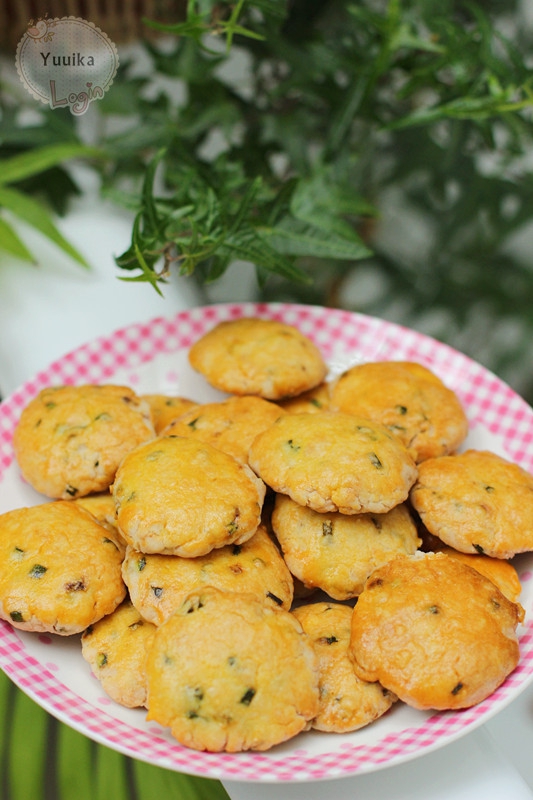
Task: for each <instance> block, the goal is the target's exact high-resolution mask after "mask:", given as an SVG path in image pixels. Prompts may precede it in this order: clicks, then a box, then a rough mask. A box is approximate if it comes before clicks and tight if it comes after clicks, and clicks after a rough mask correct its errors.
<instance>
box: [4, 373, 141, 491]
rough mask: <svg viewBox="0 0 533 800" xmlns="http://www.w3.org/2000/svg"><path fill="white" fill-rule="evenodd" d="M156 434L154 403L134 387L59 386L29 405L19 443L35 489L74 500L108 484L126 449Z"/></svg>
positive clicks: (18, 455) (17, 447)
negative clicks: (152, 408) (147, 401)
mask: <svg viewBox="0 0 533 800" xmlns="http://www.w3.org/2000/svg"><path fill="white" fill-rule="evenodd" d="M154 435H155V433H154V428H153V425H152V422H151V417H150V409H149V407H148V404H147V403H146V402H145V401H143V400H141V399H140V398H139V397H137V395H136V394H135V393H134V392H133V391H132V390H131V389H130V388H129V387H127V386H114V385H110V384H108V385H103V386H96V385H89V384H88V385H84V386H59V387H53V388H49V389H43V390H42V391H41V392H40V393H39V394H38V395H37V397H35V398H34V399H33V400H31V401H30V402H29V403H28V405H27V406H26V407H25V408H24V409H23V411H22V414H21V417H20V420H19V423H18V425H17V427H16V429H15V433H14V438H13V446H14V449H15V455H16V458H17V461H18V464H19V467H20V470H21V472H22V474H23V476H24V477H25V479H26V480H27V481H28V483H29V484H31V486H33V488H34V489H36V490H37V491H38V492H41V493H42V494H45V495H47V496H48V497H53V498H61V499H64V500H69V499H72V498H73V497H80V496H82V495H86V494H92V493H95V492H101V491H103V490H104V489H107V488H108V487H109V486H110V484H111V483H112V482H113V478H114V476H115V472H116V469H117V467H118V465H119V463H120V461H121V459H122V458H123V457H124V456H125V455H126V453H127V452H128V451H129V450H131V449H132V448H133V447H135V446H136V445H137V444H140V443H141V442H145V441H147V440H148V439H153V437H154Z"/></svg>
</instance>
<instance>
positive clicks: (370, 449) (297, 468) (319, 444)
mask: <svg viewBox="0 0 533 800" xmlns="http://www.w3.org/2000/svg"><path fill="white" fill-rule="evenodd" d="M249 463H250V466H251V467H252V469H253V470H254V471H255V472H256V473H257V474H258V475H259V476H260V477H261V478H262V479H263V480H264V481H265V483H266V484H267V485H268V486H270V487H271V488H272V489H274V491H275V492H279V493H281V494H287V495H289V496H290V497H292V499H293V500H295V501H296V502H297V503H300V505H304V506H309V507H310V508H312V509H314V510H315V511H321V512H327V513H329V512H330V511H340V512H341V513H343V514H359V513H363V512H365V511H369V512H372V513H378V514H379V513H384V512H386V511H389V510H390V509H391V508H393V507H394V506H396V505H398V504H399V503H402V502H403V501H404V500H406V499H407V496H408V494H409V489H410V487H411V485H412V484H413V483H414V481H415V478H416V475H417V470H416V466H415V463H414V461H413V460H412V458H411V456H410V455H409V453H408V452H407V450H406V449H405V447H404V446H403V445H402V444H401V443H400V442H399V441H398V440H397V439H396V438H395V437H394V436H393V435H392V434H391V433H390V432H389V431H388V430H387V429H386V428H384V427H383V426H381V425H378V424H377V423H373V422H370V421H369V420H367V419H363V418H359V417H355V416H353V415H352V414H342V413H340V412H329V411H323V412H321V413H320V414H285V415H284V416H282V417H280V418H279V419H278V420H277V421H276V422H275V423H274V425H272V427H270V428H268V429H267V430H266V431H264V432H263V433H260V434H259V435H258V436H257V437H256V439H255V440H254V442H253V444H252V446H251V448H250V453H249Z"/></svg>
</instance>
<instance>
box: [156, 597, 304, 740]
mask: <svg viewBox="0 0 533 800" xmlns="http://www.w3.org/2000/svg"><path fill="white" fill-rule="evenodd" d="M147 675H148V703H147V705H148V720H155V721H156V722H159V723H160V724H161V725H164V726H166V727H169V728H170V730H171V732H172V734H173V736H174V737H175V738H176V739H177V740H178V742H180V744H182V745H185V746H187V747H192V748H194V749H196V750H210V751H212V752H219V751H227V752H238V751H241V750H267V749H269V748H271V747H273V746H274V745H276V744H279V743H280V742H284V741H286V740H287V739H290V738H291V737H293V736H296V734H298V733H300V731H303V730H305V729H306V728H307V727H309V724H310V721H311V720H312V719H313V718H314V717H315V716H316V714H317V712H318V669H317V661H316V656H315V653H314V651H313V648H312V646H311V644H310V643H309V641H308V637H307V635H306V634H305V633H304V631H303V629H302V627H301V625H300V623H299V622H298V621H297V620H296V618H295V617H294V616H293V615H292V614H291V612H289V611H285V610H284V609H281V608H274V607H272V606H269V605H267V604H266V603H264V602H263V600H262V599H258V598H256V597H255V596H254V595H251V594H245V593H236V592H222V591H220V590H219V589H215V588H213V587H205V589H201V590H199V591H197V592H192V593H191V594H190V595H188V597H187V599H186V600H185V601H184V603H183V604H182V605H181V606H180V608H178V609H177V610H176V611H175V612H174V613H173V614H172V615H171V616H170V617H169V618H168V619H167V621H166V622H164V623H163V624H162V625H161V626H160V627H159V628H157V631H156V634H155V636H154V642H153V645H152V647H151V649H150V651H149V653H148V659H147Z"/></svg>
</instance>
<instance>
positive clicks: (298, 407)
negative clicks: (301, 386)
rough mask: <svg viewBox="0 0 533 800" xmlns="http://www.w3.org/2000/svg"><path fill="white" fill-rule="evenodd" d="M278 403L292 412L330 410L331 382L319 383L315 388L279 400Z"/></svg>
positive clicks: (310, 412) (311, 412)
mask: <svg viewBox="0 0 533 800" xmlns="http://www.w3.org/2000/svg"><path fill="white" fill-rule="evenodd" d="M278 404H279V405H280V406H281V408H283V409H284V410H285V411H289V412H290V413H291V414H300V413H302V412H304V413H309V414H313V413H314V414H316V413H317V412H319V411H328V410H329V384H328V383H319V384H318V386H315V388H314V389H309V391H307V392H302V394H298V395H296V397H289V398H287V399H285V400H279V401H278Z"/></svg>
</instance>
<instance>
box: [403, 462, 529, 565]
mask: <svg viewBox="0 0 533 800" xmlns="http://www.w3.org/2000/svg"><path fill="white" fill-rule="evenodd" d="M411 502H412V504H413V506H414V508H415V509H416V511H417V512H418V513H419V514H420V517H421V519H422V522H423V523H424V525H425V526H426V528H427V529H428V531H429V532H430V533H432V534H433V535H435V536H438V538H439V539H441V540H442V541H443V542H445V543H446V544H448V545H450V546H451V547H454V548H455V549H456V550H460V551H461V552H463V553H481V554H485V555H487V556H492V557H493V558H511V557H512V556H514V555H515V554H516V553H523V552H526V551H530V550H533V527H532V524H531V520H532V519H533V475H530V473H529V472H527V471H526V470H525V469H523V468H522V467H520V466H519V465H518V464H514V463H513V462H512V461H509V460H508V459H506V458H503V457H502V456H499V455H497V454H496V453H492V452H489V451H486V450H467V451H466V452H464V453H459V454H457V455H453V456H442V457H441V458H434V459H428V460H427V461H425V462H423V463H422V464H420V465H419V476H418V479H417V481H416V483H415V485H414V486H413V488H412V491H411Z"/></svg>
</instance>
